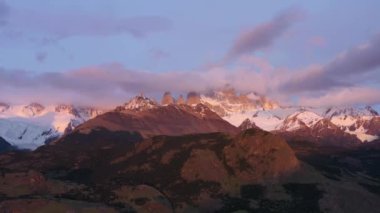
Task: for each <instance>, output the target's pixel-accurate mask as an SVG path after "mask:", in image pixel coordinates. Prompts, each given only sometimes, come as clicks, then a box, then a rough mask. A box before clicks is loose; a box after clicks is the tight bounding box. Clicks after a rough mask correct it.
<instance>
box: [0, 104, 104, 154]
mask: <svg viewBox="0 0 380 213" xmlns="http://www.w3.org/2000/svg"><path fill="white" fill-rule="evenodd" d="M100 113H102V111H101V110H97V109H94V108H91V107H74V106H71V105H62V104H61V105H56V106H46V107H45V106H43V105H42V104H39V103H31V104H28V105H8V104H0V137H2V138H3V139H4V140H6V141H7V142H9V143H11V144H12V145H14V146H16V147H18V148H21V149H35V148H37V147H39V146H41V145H43V144H45V143H46V142H49V141H50V140H53V139H55V138H57V137H59V136H60V135H62V134H64V133H65V132H69V131H71V130H72V129H74V128H75V127H76V126H78V125H79V124H81V123H83V122H84V121H87V120H88V119H90V118H93V117H95V116H96V115H98V114H100Z"/></svg>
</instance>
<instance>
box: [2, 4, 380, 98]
mask: <svg viewBox="0 0 380 213" xmlns="http://www.w3.org/2000/svg"><path fill="white" fill-rule="evenodd" d="M379 10H380V2H379V1H376V0H363V1H360V2H358V1H355V0H344V1H343V0H340V1H294V0H293V1H286V2H285V1H282V2H281V3H280V2H279V1H276V0H265V1H264V0H261V1H253V0H241V1H221V0H218V1H217V0H210V1H207V2H206V1H201V0H194V1H188V2H183V1H181V2H180V1H174V0H163V1H160V2H157V3H152V2H151V1H141V0H140V1H134V0H131V1H124V0H113V1H101V0H93V1H86V0H85V1H76V0H66V1H48V0H34V1H27V0H12V1H11V0H0V102H1V101H3V102H10V103H20V102H30V101H40V102H46V103H56V102H73V103H77V104H95V105H107V106H112V105H114V104H119V103H122V102H124V101H125V100H127V99H128V98H129V97H130V96H132V95H134V94H136V93H140V92H143V93H145V94H148V95H152V96H158V94H161V93H163V92H164V91H172V93H174V94H179V93H186V92H188V91H189V90H196V91H203V90H208V89H212V88H218V87H222V86H224V85H226V84H230V85H232V86H234V87H236V88H237V89H238V90H239V91H242V92H247V91H257V92H259V93H262V94H265V95H267V96H269V97H271V98H273V99H276V100H279V101H280V102H281V103H284V104H302V105H322V106H330V105H352V104H371V105H379V104H380V86H379V85H380V24H378V21H377V20H380V13H379V12H378V11H379ZM99 97H101V98H99Z"/></svg>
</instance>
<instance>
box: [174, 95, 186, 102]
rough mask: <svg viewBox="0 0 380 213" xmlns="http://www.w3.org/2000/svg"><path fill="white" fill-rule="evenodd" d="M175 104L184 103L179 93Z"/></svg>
mask: <svg viewBox="0 0 380 213" xmlns="http://www.w3.org/2000/svg"><path fill="white" fill-rule="evenodd" d="M176 104H185V99H184V98H183V96H182V95H180V96H179V97H178V100H177V102H176Z"/></svg>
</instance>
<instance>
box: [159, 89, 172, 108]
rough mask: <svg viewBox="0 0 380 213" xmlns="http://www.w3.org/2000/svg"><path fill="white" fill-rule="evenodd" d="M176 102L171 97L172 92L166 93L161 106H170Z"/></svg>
mask: <svg viewBox="0 0 380 213" xmlns="http://www.w3.org/2000/svg"><path fill="white" fill-rule="evenodd" d="M174 103H175V100H174V98H173V96H172V95H171V93H170V92H165V93H164V95H163V96H162V100H161V104H162V105H164V106H165V105H169V104H174Z"/></svg>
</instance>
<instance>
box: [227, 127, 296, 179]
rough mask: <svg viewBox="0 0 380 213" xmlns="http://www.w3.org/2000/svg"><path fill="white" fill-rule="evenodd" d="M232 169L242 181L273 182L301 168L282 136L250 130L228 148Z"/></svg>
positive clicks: (229, 163)
mask: <svg viewBox="0 0 380 213" xmlns="http://www.w3.org/2000/svg"><path fill="white" fill-rule="evenodd" d="M224 155H225V159H226V163H227V165H228V166H230V167H231V168H233V170H234V173H235V175H236V176H237V178H238V179H239V180H240V181H242V182H246V183H249V182H255V181H262V180H270V179H275V178H278V177H280V176H281V175H286V174H287V173H290V172H292V171H294V170H296V169H297V168H298V167H299V161H298V160H297V158H296V156H295V154H294V152H293V150H292V149H291V148H290V147H289V145H288V144H287V143H286V142H285V140H283V139H282V138H280V137H279V136H276V135H273V134H271V133H268V132H265V131H261V130H257V129H249V130H246V131H244V132H243V133H241V134H240V135H238V136H237V137H236V138H235V140H234V142H233V143H232V144H231V145H229V146H226V147H225V148H224Z"/></svg>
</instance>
